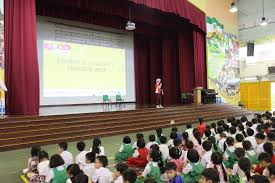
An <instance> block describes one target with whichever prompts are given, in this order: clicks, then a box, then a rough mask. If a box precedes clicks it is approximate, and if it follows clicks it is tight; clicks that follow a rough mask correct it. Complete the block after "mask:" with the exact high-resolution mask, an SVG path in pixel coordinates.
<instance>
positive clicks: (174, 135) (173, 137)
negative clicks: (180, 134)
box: [167, 131, 177, 148]
mask: <svg viewBox="0 0 275 183" xmlns="http://www.w3.org/2000/svg"><path fill="white" fill-rule="evenodd" d="M176 138H177V132H175V131H172V132H171V134H170V140H168V142H167V146H168V148H170V147H174V140H175V139H176Z"/></svg>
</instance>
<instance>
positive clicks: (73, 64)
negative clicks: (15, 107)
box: [43, 41, 126, 97]
mask: <svg viewBox="0 0 275 183" xmlns="http://www.w3.org/2000/svg"><path fill="white" fill-rule="evenodd" d="M125 75H126V74H125V49H121V48H110V47H103V46H94V45H85V44H76V43H66V42H58V41H43V79H44V90H43V96H44V97H74V96H102V95H103V94H108V95H116V94H117V93H120V94H121V95H126V79H125V77H126V76H125Z"/></svg>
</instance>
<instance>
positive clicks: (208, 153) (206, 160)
mask: <svg viewBox="0 0 275 183" xmlns="http://www.w3.org/2000/svg"><path fill="white" fill-rule="evenodd" d="M202 147H203V149H204V151H205V153H204V154H203V155H202V157H201V164H202V166H203V167H204V168H205V167H206V166H207V164H208V163H210V162H211V155H212V150H211V149H212V143H211V142H210V141H209V140H206V141H204V142H203V143H202Z"/></svg>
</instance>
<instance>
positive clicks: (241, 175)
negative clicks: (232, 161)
mask: <svg viewBox="0 0 275 183" xmlns="http://www.w3.org/2000/svg"><path fill="white" fill-rule="evenodd" d="M250 169H251V163H250V161H249V159H248V158H246V157H242V158H241V159H239V161H238V170H237V171H236V172H234V171H232V176H235V178H234V180H237V182H249V180H250V179H251V172H250ZM232 180H233V178H232Z"/></svg>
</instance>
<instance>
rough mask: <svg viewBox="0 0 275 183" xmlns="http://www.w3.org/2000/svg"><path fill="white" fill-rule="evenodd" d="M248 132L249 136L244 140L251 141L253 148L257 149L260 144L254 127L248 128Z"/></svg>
mask: <svg viewBox="0 0 275 183" xmlns="http://www.w3.org/2000/svg"><path fill="white" fill-rule="evenodd" d="M246 133H247V137H245V139H244V140H247V141H249V142H250V143H251V145H252V147H253V149H255V150H256V149H257V146H258V144H257V142H256V139H255V137H254V130H253V129H252V128H247V130H246Z"/></svg>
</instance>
